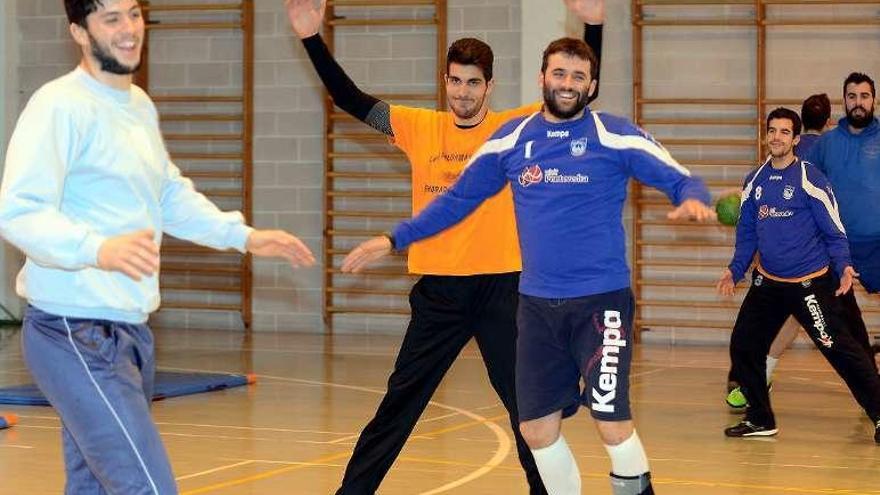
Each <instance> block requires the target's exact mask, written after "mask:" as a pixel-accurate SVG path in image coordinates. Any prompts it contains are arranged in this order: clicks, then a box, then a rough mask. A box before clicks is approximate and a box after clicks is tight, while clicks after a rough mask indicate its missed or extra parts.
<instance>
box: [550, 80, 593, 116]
mask: <svg viewBox="0 0 880 495" xmlns="http://www.w3.org/2000/svg"><path fill="white" fill-rule="evenodd" d="M543 91H544V107H545V108H546V109H547V111H548V112H550V114H551V115H553V116H554V117H556V118H557V119H562V120H568V119H571V118H573V117H574V116H575V115H577V114H579V113H580V112H581V110H583V109H584V108H585V107H586V106H587V98H588V97H587V93H586V92H579V91H574V90H572V91H573V92H575V93H577V99H575V102H574V105H572V107H571V108H569V109H568V110H565V109H563V108H562V107H560V106H559V105H558V104H557V103H556V93H557V90H555V89H551V88H548V87H547V86H546V85H545V86H544V90H543Z"/></svg>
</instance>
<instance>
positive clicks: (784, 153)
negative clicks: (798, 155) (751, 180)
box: [770, 148, 793, 158]
mask: <svg viewBox="0 0 880 495" xmlns="http://www.w3.org/2000/svg"><path fill="white" fill-rule="evenodd" d="M792 149H793V148H780V149H779V151H778V152H774V151H773V148H770V156H772V157H773V158H782V157H784V156H787V155H788V154H789V153H791V151H792Z"/></svg>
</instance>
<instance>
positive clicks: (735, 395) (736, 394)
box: [726, 387, 749, 409]
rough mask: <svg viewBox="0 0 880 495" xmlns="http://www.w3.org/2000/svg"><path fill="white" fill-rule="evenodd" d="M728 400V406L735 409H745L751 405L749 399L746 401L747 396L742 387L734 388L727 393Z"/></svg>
mask: <svg viewBox="0 0 880 495" xmlns="http://www.w3.org/2000/svg"><path fill="white" fill-rule="evenodd" d="M726 402H727V405H728V406H730V407H732V408H734V409H743V408H744V407H746V406H747V405H749V403H748V401H746V396H745V395H743V393H742V389H741V388H740V387H736V388H734V389H733V390H731V391H730V393H729V394H727V399H726Z"/></svg>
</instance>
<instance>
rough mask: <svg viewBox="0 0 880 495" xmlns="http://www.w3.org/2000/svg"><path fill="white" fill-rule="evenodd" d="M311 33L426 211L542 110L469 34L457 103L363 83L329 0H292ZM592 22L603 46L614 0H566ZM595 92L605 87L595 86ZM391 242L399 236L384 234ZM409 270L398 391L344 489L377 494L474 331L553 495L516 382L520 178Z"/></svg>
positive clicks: (326, 66)
mask: <svg viewBox="0 0 880 495" xmlns="http://www.w3.org/2000/svg"><path fill="white" fill-rule="evenodd" d="M286 3H287V7H288V16H289V18H290V23H291V26H292V27H293V30H294V32H295V33H296V34H297V36H298V37H299V38H300V39H301V40H302V42H303V45H304V46H305V48H306V52H307V53H308V55H309V58H310V59H311V61H312V64H313V65H314V66H315V69H316V70H317V72H318V75H319V77H320V78H321V81H322V82H323V83H324V85H325V86H326V87H327V90H328V92H329V93H330V96H332V97H333V100H334V102H335V103H336V105H337V106H339V107H340V108H341V109H343V110H345V111H346V112H348V113H349V114H351V115H352V116H354V117H355V118H357V119H359V120H361V121H362V122H364V123H366V124H367V125H369V126H371V127H373V128H374V129H376V130H378V131H380V132H382V133H384V134H386V135H387V136H389V137H390V138H391V139H392V140H393V142H394V144H395V145H396V146H397V147H398V148H400V149H401V150H402V151H403V152H404V153H405V154H406V155H407V158H408V159H409V162H410V165H411V167H412V211H413V214H414V215H415V214H418V213H419V212H420V211H421V210H422V209H423V208H425V207H426V206H427V205H428V204H429V203H430V202H431V201H432V200H433V199H434V198H435V197H436V196H437V195H439V194H442V193H443V192H445V191H446V190H447V189H448V188H449V187H450V186H452V184H454V183H455V181H456V180H457V179H458V176H459V175H460V174H461V172H462V171H463V169H464V166H465V164H466V163H467V162H468V160H469V159H470V157H471V155H472V154H473V153H474V152H475V151H476V150H477V149H478V148H479V147H480V146H481V145H482V144H483V143H484V142H485V141H486V140H487V139H488V138H489V137H490V136H491V135H492V134H493V133H494V132H495V131H497V130H498V128H500V127H501V125H502V124H504V123H505V122H507V121H508V120H510V119H512V118H515V117H518V116H522V115H528V114H530V113H534V112H536V111H539V110H540V109H541V104H540V103H535V104H532V105H528V106H524V107H520V108H516V109H512V110H507V111H503V112H493V111H491V110H489V108H488V98H489V95H490V94H491V92H492V89H493V87H494V84H495V83H494V80H493V78H492V68H493V54H492V49H491V48H490V47H489V46H488V45H487V44H486V43H484V42H482V41H480V40H477V39H473V38H464V39H460V40H458V41H456V42H454V43H453V44H452V46H451V47H450V48H449V52H448V54H447V60H446V69H447V73H446V75H445V81H446V94H447V102H448V104H449V108H450V109H451V112H440V111H436V110H428V109H422V108H412V107H405V106H400V105H389V104H388V103H386V102H384V101H381V100H379V99H377V98H375V97H373V96H371V95H368V94H366V93H364V92H362V91H361V90H360V89H359V88H358V87H357V86H356V85H355V84H354V83H353V82H352V81H351V79H349V78H348V76H347V75H346V74H345V72H344V71H343V70H342V68H341V67H340V66H339V65H338V64H337V63H336V61H335V60H334V59H333V56H332V55H331V54H330V52H329V50H328V49H327V47H326V45H325V44H324V42H323V40H322V39H321V37H320V35H319V34H318V30H319V29H320V26H321V22H322V20H323V18H324V7H325V3H326V2H325V1H322V2H321V5H320V6H319V7H315V6H314V5H313V2H312V0H287V2H286ZM566 4H567V5H568V8H569V10H571V11H572V12H573V13H575V14H576V15H577V16H578V17H579V18H580V19H581V20H582V21H583V22H584V23H585V38H586V41H587V42H588V43H589V44H590V45H591V47H592V48H593V49H594V50H595V51H596V52H597V53H598V52H600V51H601V36H602V22H603V20H604V16H605V5H604V0H566ZM592 96H593V97H595V94H594V95H592ZM373 245H375V246H376V248H377V249H379V250H384V251H385V252H387V251H388V250H389V249H390V246H391V242H390V239H389V238H387V237H380V238H376V239H374V240H373ZM408 264H409V271H410V272H411V273H416V274H419V275H422V277H421V278H420V279H419V281H418V282H417V283H416V284H415V286H414V287H413V289H412V292H411V294H410V306H411V309H412V317H411V320H410V323H409V327H408V328H407V330H406V334H405V336H404V340H403V343H402V345H401V348H400V352H399V354H398V356H397V362H396V363H395V367H394V371H393V373H392V374H391V377H390V378H389V380H388V390H387V392H386V394H385V397H384V398H383V400H382V403H381V404H380V405H379V409H378V410H377V411H376V415H375V417H374V418H373V419H372V420H371V421H370V423H369V424H368V425H367V426H366V427H365V428H364V430H363V431H362V432H361V435H360V438H359V439H358V442H357V445H356V446H355V448H354V452H353V453H352V457H351V460H350V461H349V463H348V466H347V468H346V470H345V475H344V477H343V480H342V486H341V487H340V489H339V491H337V495H343V494H373V493H375V491H376V490H377V489H378V487H379V485H380V483H381V482H382V479H383V478H384V477H385V474H386V473H387V472H388V470H389V469H390V468H391V465H392V464H393V462H394V460H395V459H396V458H397V456H398V454H399V453H400V451H401V449H402V448H403V445H404V443H405V442H406V439H407V437H408V436H409V434H410V433H411V432H412V430H413V428H414V427H415V424H416V422H417V421H418V418H419V416H420V415H421V414H422V412H423V411H424V409H425V407H426V405H427V403H428V401H429V400H430V399H431V396H432V395H433V394H434V391H435V390H436V389H437V386H438V385H439V384H440V381H441V379H442V378H443V376H444V375H445V374H446V371H447V370H448V369H449V367H450V366H451V365H452V363H453V362H454V361H455V359H456V357H457V356H458V354H459V353H460V352H461V349H462V348H463V347H464V346H465V344H467V342H468V341H469V340H470V339H471V337H473V338H475V339H476V342H477V345H478V346H479V349H480V353H481V354H482V356H483V360H484V362H485V364H486V369H487V371H488V374H489V381H490V382H491V383H492V386H493V387H494V388H495V391H496V392H497V393H498V396H499V398H500V399H501V401H502V402H503V404H504V406H505V408H507V411H508V413H509V416H510V423H511V426H512V429H513V433H514V436H515V438H516V445H517V451H518V453H519V459H520V463H521V464H522V466H523V469H524V470H525V472H526V478H527V479H528V482H529V486H530V493H531V494H532V495H537V494H546V493H547V491H546V490H545V488H544V485H543V484H542V482H541V477H540V474H539V473H538V469H537V467H536V466H535V461H534V458H533V456H532V454H531V452H530V451H529V448H528V446H527V445H526V443H525V441H524V440H523V438H522V435H521V434H520V432H519V418H518V414H517V406H516V394H515V388H514V377H515V373H514V367H515V366H514V365H515V362H516V357H515V354H516V336H517V328H516V309H517V301H518V297H519V295H518V285H519V272H520V270H521V260H520V252H519V240H518V238H517V233H516V222H515V218H514V215H513V201H512V196H511V192H510V188H509V187H506V188H505V189H504V190H503V191H501V192H500V193H499V194H498V195H496V196H495V197H493V198H492V199H490V200H488V201H486V203H485V204H483V205H482V206H481V207H480V208H479V209H477V210H476V211H475V212H474V213H473V214H472V215H471V216H469V217H468V218H467V219H465V220H464V221H463V222H461V223H460V224H459V225H457V226H456V227H454V228H451V229H449V230H448V231H446V232H443V233H441V234H438V235H436V236H434V237H432V238H430V239H426V240H425V241H422V242H419V243H416V244H414V245H413V246H412V247H411V248H410V249H409V258H408Z"/></svg>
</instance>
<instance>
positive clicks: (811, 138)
mask: <svg viewBox="0 0 880 495" xmlns="http://www.w3.org/2000/svg"><path fill="white" fill-rule="evenodd" d="M820 137H822V135H821V134H806V133H805V134H801V140H800V142H798V144H797V146H795V147H794V154H795V155H797V157H798V158H803V157H804V156H805V155H806V154H807V153H808V152H809V151H810V148H812V147H813V145H814V144H816V141H818V140H819V138H820Z"/></svg>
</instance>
